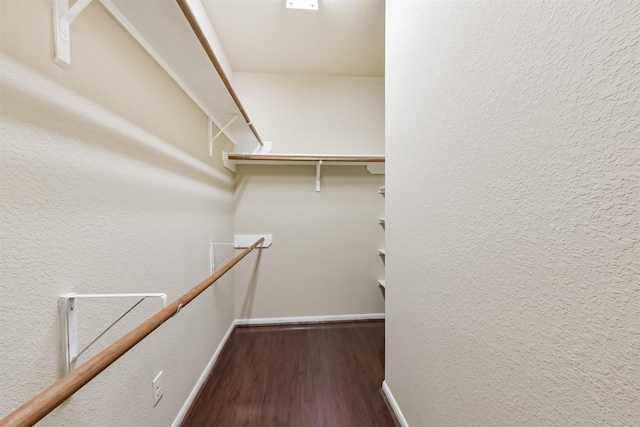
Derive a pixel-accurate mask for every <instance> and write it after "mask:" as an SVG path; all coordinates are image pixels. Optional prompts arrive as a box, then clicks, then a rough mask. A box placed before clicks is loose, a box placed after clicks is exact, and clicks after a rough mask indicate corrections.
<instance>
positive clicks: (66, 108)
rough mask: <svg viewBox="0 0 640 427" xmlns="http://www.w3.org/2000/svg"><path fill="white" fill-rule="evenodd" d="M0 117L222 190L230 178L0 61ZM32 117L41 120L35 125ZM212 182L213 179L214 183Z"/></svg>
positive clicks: (120, 120)
mask: <svg viewBox="0 0 640 427" xmlns="http://www.w3.org/2000/svg"><path fill="white" fill-rule="evenodd" d="M2 62H3V64H2V65H3V66H2V68H3V70H2V72H3V80H2V86H1V88H0V91H1V93H2V99H3V109H2V114H3V116H6V117H9V118H12V119H14V120H16V121H20V122H22V123H25V124H27V125H28V126H30V127H38V128H41V129H45V130H46V132H47V133H49V134H54V133H55V134H56V135H58V136H60V137H62V138H69V139H73V140H74V141H77V142H83V143H90V144H92V145H94V146H98V147H99V148H100V149H103V150H108V151H111V152H113V153H115V154H119V155H122V156H124V157H128V158H131V159H134V160H137V161H143V162H146V163H150V164H153V165H154V166H157V167H162V168H163V169H165V170H168V171H171V172H175V173H178V174H180V175H184V176H188V177H190V178H192V179H197V180H199V181H201V182H204V183H206V184H208V185H211V184H213V185H216V186H217V187H219V188H220V189H224V190H226V189H227V188H228V186H229V185H230V184H231V182H232V178H231V177H230V176H229V174H228V173H227V172H226V171H219V170H216V169H215V168H214V167H212V166H210V165H209V164H207V163H205V162H204V161H202V160H199V159H197V158H195V157H193V156H192V155H190V154H188V153H186V152H184V151H183V150H181V149H180V148H178V147H176V146H175V145H173V144H171V143H170V142H167V141H165V140H163V139H161V138H159V137H157V136H155V135H153V134H151V133H149V132H148V131H146V130H144V129H142V128H140V127H139V126H137V125H135V124H133V123H131V122H129V121H127V120H126V119H123V118H122V117H120V116H118V115H117V114H114V113H113V112H111V111H108V110H105V109H104V108H103V107H100V106H99V105H97V104H95V103H94V102H93V101H91V100H87V99H86V98H82V97H80V96H79V95H77V94H76V93H75V92H72V91H69V90H68V89H66V88H63V87H60V86H58V85H56V84H55V83H52V82H50V81H48V80H47V79H45V78H43V77H42V76H40V75H38V74H37V73H35V72H33V71H32V70H29V69H27V68H25V67H23V66H21V65H18V64H16V63H13V62H12V61H11V60H8V59H6V58H5V59H3V61H2ZM34 117H38V118H45V120H34ZM212 178H213V179H212Z"/></svg>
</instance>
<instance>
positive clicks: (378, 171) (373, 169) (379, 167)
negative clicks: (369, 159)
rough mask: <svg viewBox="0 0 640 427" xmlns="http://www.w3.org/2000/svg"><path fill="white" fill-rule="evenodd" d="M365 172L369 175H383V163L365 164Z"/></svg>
mask: <svg viewBox="0 0 640 427" xmlns="http://www.w3.org/2000/svg"><path fill="white" fill-rule="evenodd" d="M367 170H368V171H369V173H370V174H371V175H384V163H367Z"/></svg>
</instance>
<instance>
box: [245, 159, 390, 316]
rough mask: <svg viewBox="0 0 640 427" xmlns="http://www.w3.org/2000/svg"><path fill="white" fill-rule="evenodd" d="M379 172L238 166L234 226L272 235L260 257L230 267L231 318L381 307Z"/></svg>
mask: <svg viewBox="0 0 640 427" xmlns="http://www.w3.org/2000/svg"><path fill="white" fill-rule="evenodd" d="M383 184H384V175H371V174H369V172H367V170H366V169H365V168H364V167H363V166H358V167H344V166H325V167H323V168H322V179H321V185H322V189H321V191H320V193H316V191H315V167H314V166H283V167H277V166H242V167H239V168H238V173H237V175H236V214H235V228H236V232H237V233H240V234H245V233H246V234H251V233H272V234H273V242H274V243H273V245H272V246H271V247H270V248H269V249H266V250H264V251H263V253H262V254H261V256H260V259H259V261H258V260H257V255H251V259H252V261H251V262H247V263H244V264H243V265H239V266H238V267H236V275H235V279H236V286H235V292H236V297H235V305H236V317H237V318H242V319H244V318H265V317H297V316H322V315H342V314H363V313H384V299H383V295H382V292H381V290H380V288H379V287H378V285H377V281H378V279H380V278H383V277H384V264H383V262H382V261H383V260H382V259H380V256H378V247H380V246H381V245H382V244H383V242H384V230H383V229H382V227H381V226H380V225H379V224H378V217H379V216H381V215H382V214H383V211H384V199H383V198H382V197H381V196H380V195H379V194H378V187H380V186H381V185H383Z"/></svg>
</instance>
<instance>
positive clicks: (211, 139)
mask: <svg viewBox="0 0 640 427" xmlns="http://www.w3.org/2000/svg"><path fill="white" fill-rule="evenodd" d="M237 118H238V115H235V116H233V117H232V118H231V120H229V123H227V124H226V125H224V126H223V127H222V129H220V130H219V131H218V133H216V134H215V135H213V119H211V117H209V157H213V141H215V140H216V139H218V137H219V136H220V135H222V134H223V133H224V131H225V130H227V128H228V127H229V126H231V124H232V123H233V121H234V120H235V119H237Z"/></svg>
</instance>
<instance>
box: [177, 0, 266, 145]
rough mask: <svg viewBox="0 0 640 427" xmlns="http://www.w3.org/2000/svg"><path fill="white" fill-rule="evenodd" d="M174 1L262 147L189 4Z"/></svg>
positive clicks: (178, 0)
mask: <svg viewBox="0 0 640 427" xmlns="http://www.w3.org/2000/svg"><path fill="white" fill-rule="evenodd" d="M176 1H177V2H178V6H180V9H182V13H184V16H185V17H186V18H187V21H189V25H191V28H192V29H193V32H194V33H196V36H197V37H198V40H199V41H200V44H201V45H202V48H203V49H204V50H205V52H207V56H208V57H209V59H210V60H211V63H212V64H213V66H214V68H215V69H216V71H217V72H218V74H219V75H220V78H221V79H222V83H224V85H225V87H226V88H227V90H228V91H229V94H230V95H231V97H232V98H233V102H235V103H236V106H237V107H238V109H239V110H240V113H241V114H242V117H244V121H245V122H246V123H247V124H248V125H249V128H251V132H253V134H254V135H255V137H256V138H257V140H258V144H260V145H264V142H262V138H260V135H258V131H256V128H255V127H253V124H252V123H251V119H250V118H249V115H248V114H247V112H246V111H245V109H244V107H243V106H242V103H240V99H238V95H236V92H235V91H234V90H233V87H232V86H231V82H230V81H229V79H228V78H227V75H226V74H225V72H224V70H223V69H222V65H221V64H220V61H218V58H217V57H216V54H215V53H214V52H213V49H212V48H211V45H210V44H209V42H208V41H207V38H206V37H205V35H204V32H203V31H202V28H200V25H198V21H197V20H196V17H195V15H194V14H193V11H192V10H191V8H190V7H189V4H188V3H187V1H186V0H176Z"/></svg>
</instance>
